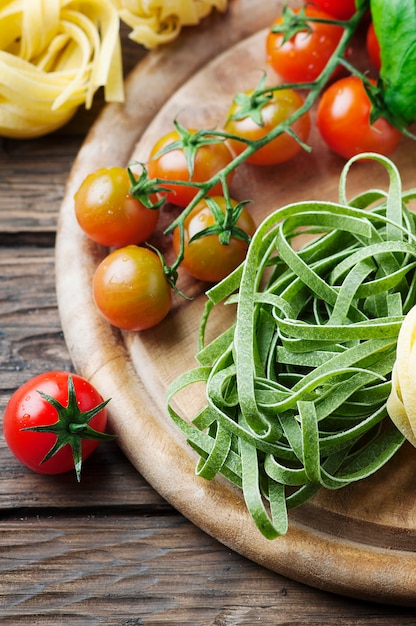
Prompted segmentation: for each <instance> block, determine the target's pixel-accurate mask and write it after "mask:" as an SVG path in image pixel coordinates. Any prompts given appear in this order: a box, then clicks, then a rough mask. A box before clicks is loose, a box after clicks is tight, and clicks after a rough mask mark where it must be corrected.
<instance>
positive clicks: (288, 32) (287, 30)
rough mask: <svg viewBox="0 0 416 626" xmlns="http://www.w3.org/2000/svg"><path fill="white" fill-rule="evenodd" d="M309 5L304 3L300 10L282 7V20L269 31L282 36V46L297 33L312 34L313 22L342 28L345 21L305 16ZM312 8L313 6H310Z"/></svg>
mask: <svg viewBox="0 0 416 626" xmlns="http://www.w3.org/2000/svg"><path fill="white" fill-rule="evenodd" d="M309 5H310V3H307V2H306V3H305V4H304V5H303V6H302V7H301V8H300V9H291V8H290V7H288V6H285V7H283V12H282V19H281V21H280V23H279V24H273V26H272V28H271V31H272V32H273V33H277V34H282V35H283V39H282V44H284V43H286V42H287V41H290V40H291V39H293V37H295V36H296V35H297V34H298V33H306V34H309V35H311V34H312V31H313V29H312V26H311V24H312V23H313V22H316V23H318V24H333V25H336V26H344V25H345V21H343V20H337V19H336V18H335V17H334V18H332V17H330V16H328V17H312V16H310V15H307V13H306V11H307V8H308V6H309ZM312 6H313V4H312Z"/></svg>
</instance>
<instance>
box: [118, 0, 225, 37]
mask: <svg viewBox="0 0 416 626" xmlns="http://www.w3.org/2000/svg"><path fill="white" fill-rule="evenodd" d="M113 2H114V3H115V4H116V6H117V8H118V10H119V15H120V18H121V19H122V20H123V22H125V23H126V24H127V25H128V26H130V28H132V31H131V33H130V34H129V37H130V39H132V40H133V41H135V42H136V43H140V44H142V45H143V46H145V47H146V48H154V47H155V46H157V45H159V44H163V43H168V42H169V41H172V40H173V39H175V38H176V37H177V36H178V34H179V32H180V30H181V28H182V26H193V25H195V24H198V23H199V22H200V20H201V19H203V18H204V17H206V16H207V15H208V14H209V13H210V12H211V10H212V9H213V8H215V9H217V10H218V11H225V10H226V8H227V0H113Z"/></svg>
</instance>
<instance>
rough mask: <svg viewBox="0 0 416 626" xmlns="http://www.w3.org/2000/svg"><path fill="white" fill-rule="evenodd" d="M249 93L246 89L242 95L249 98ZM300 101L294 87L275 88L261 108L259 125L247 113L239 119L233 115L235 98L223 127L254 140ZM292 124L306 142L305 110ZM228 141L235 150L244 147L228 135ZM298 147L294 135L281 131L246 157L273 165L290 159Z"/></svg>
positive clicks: (236, 112) (250, 92) (280, 121)
mask: <svg viewBox="0 0 416 626" xmlns="http://www.w3.org/2000/svg"><path fill="white" fill-rule="evenodd" d="M252 93H253V92H252V91H248V92H246V94H245V95H246V96H247V98H250V96H251V95H252ZM302 105H303V99H302V98H301V96H300V95H299V94H298V93H297V92H296V91H293V90H292V89H285V90H282V91H274V92H273V97H272V98H271V99H270V100H268V101H267V102H266V104H265V105H264V106H262V108H261V109H260V113H261V122H262V124H261V125H259V124H258V123H257V121H256V120H255V119H254V118H253V117H251V116H250V115H247V116H246V117H243V118H242V119H238V118H236V119H233V116H235V115H236V114H238V113H239V104H238V102H236V101H235V102H234V103H233V104H232V105H231V108H230V110H229V113H228V121H227V122H226V124H225V130H226V131H227V132H228V133H231V134H234V135H238V136H239V137H243V138H245V139H248V140H250V141H255V140H258V139H261V138H262V137H264V136H265V135H267V134H268V133H269V132H271V131H272V130H273V129H274V128H276V126H279V125H280V124H281V123H282V122H284V121H285V120H287V118H288V117H290V116H291V115H292V114H293V113H295V111H297V110H298V109H299V108H300V107H301V106H302ZM291 128H292V129H293V130H294V131H295V133H296V134H297V135H298V136H299V138H300V139H301V140H302V141H304V142H306V140H307V138H308V136H309V131H310V117H309V114H308V113H305V114H304V115H302V117H300V118H299V119H298V120H296V121H295V122H294V123H293V124H292V126H291ZM229 145H230V147H231V149H232V150H233V151H234V152H235V153H236V154H239V153H240V152H242V151H243V150H244V149H245V148H246V144H245V143H243V142H241V141H236V140H234V139H229ZM301 150H302V147H301V145H300V144H299V143H298V142H297V141H296V140H295V139H294V138H293V137H291V136H290V135H288V134H287V133H282V134H281V135H279V136H278V137H276V139H273V140H272V141H271V142H269V143H268V144H266V145H265V146H263V147H262V148H260V149H259V150H257V152H255V153H254V154H253V155H251V156H250V157H248V158H247V160H246V161H247V163H252V164H254V165H276V164H277V163H283V162H285V161H288V160H289V159H292V158H293V157H294V156H296V154H298V152H300V151H301Z"/></svg>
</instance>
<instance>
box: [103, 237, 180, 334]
mask: <svg viewBox="0 0 416 626" xmlns="http://www.w3.org/2000/svg"><path fill="white" fill-rule="evenodd" d="M93 296H94V300H95V303H96V305H97V307H98V310H99V311H100V312H101V314H102V315H103V317H104V318H105V319H106V320H107V321H108V322H109V323H110V324H113V325H114V326H116V327H117V328H122V329H124V330H145V329H146V328H151V327H153V326H156V324H158V323H159V322H161V321H162V319H163V318H164V317H166V315H167V314H168V312H169V310H170V307H171V289H170V287H169V284H168V282H167V280H166V278H165V275H164V272H163V267H162V263H161V261H160V259H159V257H158V256H157V254H155V253H154V252H152V251H151V250H149V249H147V248H141V247H139V246H134V245H132V246H126V247H125V248H118V249H117V250H114V252H111V253H110V254H109V255H108V256H107V257H106V258H105V259H103V260H102V261H101V263H100V264H99V266H98V267H97V269H96V271H95V274H94V277H93Z"/></svg>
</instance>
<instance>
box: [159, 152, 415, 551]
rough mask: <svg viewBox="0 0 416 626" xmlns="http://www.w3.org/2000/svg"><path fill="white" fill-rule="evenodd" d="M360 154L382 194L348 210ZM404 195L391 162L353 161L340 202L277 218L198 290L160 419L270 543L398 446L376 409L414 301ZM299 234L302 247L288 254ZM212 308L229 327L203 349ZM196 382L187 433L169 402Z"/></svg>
mask: <svg viewBox="0 0 416 626" xmlns="http://www.w3.org/2000/svg"><path fill="white" fill-rule="evenodd" d="M363 158H365V159H373V160H375V161H378V162H379V163H381V164H382V165H383V166H384V167H385V168H386V169H387V171H388V173H389V176H390V186H389V190H388V192H386V193H384V192H382V191H379V190H370V191H368V192H366V193H363V194H360V195H359V196H357V197H355V198H354V199H353V200H352V201H350V202H348V201H347V199H346V192H345V187H346V178H347V174H348V171H349V169H350V167H351V165H352V164H353V163H354V162H355V161H357V160H359V159H363ZM414 197H416V190H412V191H409V192H407V193H403V192H402V189H401V180H400V176H399V172H398V171H397V169H396V167H395V166H394V164H393V163H392V162H391V161H390V160H389V159H387V158H386V157H382V156H380V155H375V154H365V155H359V156H358V157H354V158H353V159H351V160H350V161H349V162H348V163H347V165H346V166H345V168H344V170H343V172H342V175H341V180H340V202H339V203H331V202H301V203H295V204H290V205H288V206H285V207H283V208H280V209H279V210H277V211H275V212H274V213H273V214H272V215H270V216H268V217H267V218H266V219H265V220H264V221H263V223H262V224H261V225H260V226H259V228H258V229H257V231H256V234H255V235H254V237H253V239H252V241H251V244H250V247H249V250H248V254H247V258H246V260H245V262H244V263H243V264H242V265H241V266H240V267H239V268H237V270H236V271H235V272H234V273H233V274H231V275H230V276H228V277H227V278H226V279H225V280H223V281H222V282H221V283H219V284H218V285H216V286H214V287H213V288H212V289H210V291H209V292H208V293H207V295H208V302H207V306H206V312H205V315H204V317H203V320H202V322H201V346H200V351H199V353H198V355H197V360H198V363H199V366H198V367H196V368H195V369H193V370H191V371H189V372H186V373H184V374H183V375H182V376H180V377H179V378H178V379H177V380H176V381H174V383H173V384H172V385H171V387H170V389H169V390H168V409H169V413H170V416H171V418H172V419H173V421H174V422H175V423H176V425H177V426H178V427H179V428H180V429H181V430H182V432H183V434H184V435H185V437H186V438H187V440H188V442H189V444H190V445H191V446H192V447H193V448H194V449H195V450H196V451H197V452H198V454H199V455H200V459H199V461H198V463H197V468H196V471H197V473H198V474H199V475H200V476H202V477H205V478H207V479H212V478H213V477H214V476H215V475H216V474H218V473H221V474H223V475H224V476H225V477H226V478H228V479H229V480H231V481H232V482H233V483H235V484H236V485H237V486H239V487H240V488H241V489H242V492H243V495H244V499H245V502H246V505H247V508H248V510H249V512H250V514H251V516H252V517H253V519H254V521H255V523H256V525H257V527H258V528H259V530H260V531H261V532H262V533H263V534H264V535H265V536H266V537H268V538H270V539H272V538H274V537H276V536H279V535H282V534H284V533H285V532H286V531H287V527H288V516H287V510H288V508H291V507H295V506H298V505H300V504H302V503H304V502H305V501H306V500H307V499H309V498H310V497H311V496H313V495H314V494H315V493H316V492H317V491H318V490H319V489H320V488H321V487H324V488H327V489H338V488H340V487H343V486H345V485H348V484H350V483H351V482H353V481H357V480H360V479H363V478H365V477H367V476H369V475H370V474H372V473H374V472H375V471H377V470H378V469H379V468H380V467H382V466H383V465H384V464H385V463H386V462H387V461H388V460H389V459H390V458H391V457H392V456H393V455H394V454H395V452H396V451H397V450H398V449H399V448H400V446H401V445H402V443H403V441H404V440H405V438H404V436H403V434H402V433H401V432H400V431H399V430H398V429H397V428H396V426H395V425H394V424H393V422H392V421H391V420H390V419H389V417H388V414H387V410H386V401H387V399H388V397H389V394H390V391H391V372H392V369H393V365H394V363H395V359H396V344H397V336H398V333H399V330H400V328H401V325H402V322H403V319H404V317H405V315H406V313H407V312H408V311H409V310H410V309H411V308H412V306H413V305H414V304H415V302H416V274H415V271H416V216H415V215H414V214H413V213H412V212H411V211H410V210H409V209H408V208H407V206H406V205H407V204H408V202H409V201H410V200H411V199H412V198H414ZM305 232H307V233H310V234H311V235H312V237H311V239H310V241H308V242H307V244H306V245H304V246H303V247H302V248H301V249H300V250H296V249H295V246H294V245H293V242H294V240H295V239H296V237H297V236H298V235H299V234H305ZM220 303H222V304H223V303H230V304H232V303H234V304H236V316H235V319H234V322H233V323H232V325H231V326H230V327H229V328H226V329H225V330H223V332H222V333H221V334H220V335H218V336H217V337H216V338H215V339H214V340H213V341H212V342H211V343H209V344H208V345H204V336H205V329H206V325H207V323H208V321H209V318H210V313H211V311H212V309H213V308H214V307H215V306H216V305H218V304H220ZM201 381H202V382H204V383H205V386H206V406H205V407H204V408H203V409H202V410H201V411H200V412H198V414H197V415H196V416H195V417H194V419H193V420H192V422H191V423H189V422H188V421H187V420H186V419H184V418H183V417H181V416H180V414H179V413H178V411H177V410H176V409H175V408H174V396H175V395H176V394H177V393H179V392H180V391H181V389H183V388H184V387H187V386H188V385H191V384H193V383H197V382H198V383H200V382H201Z"/></svg>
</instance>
